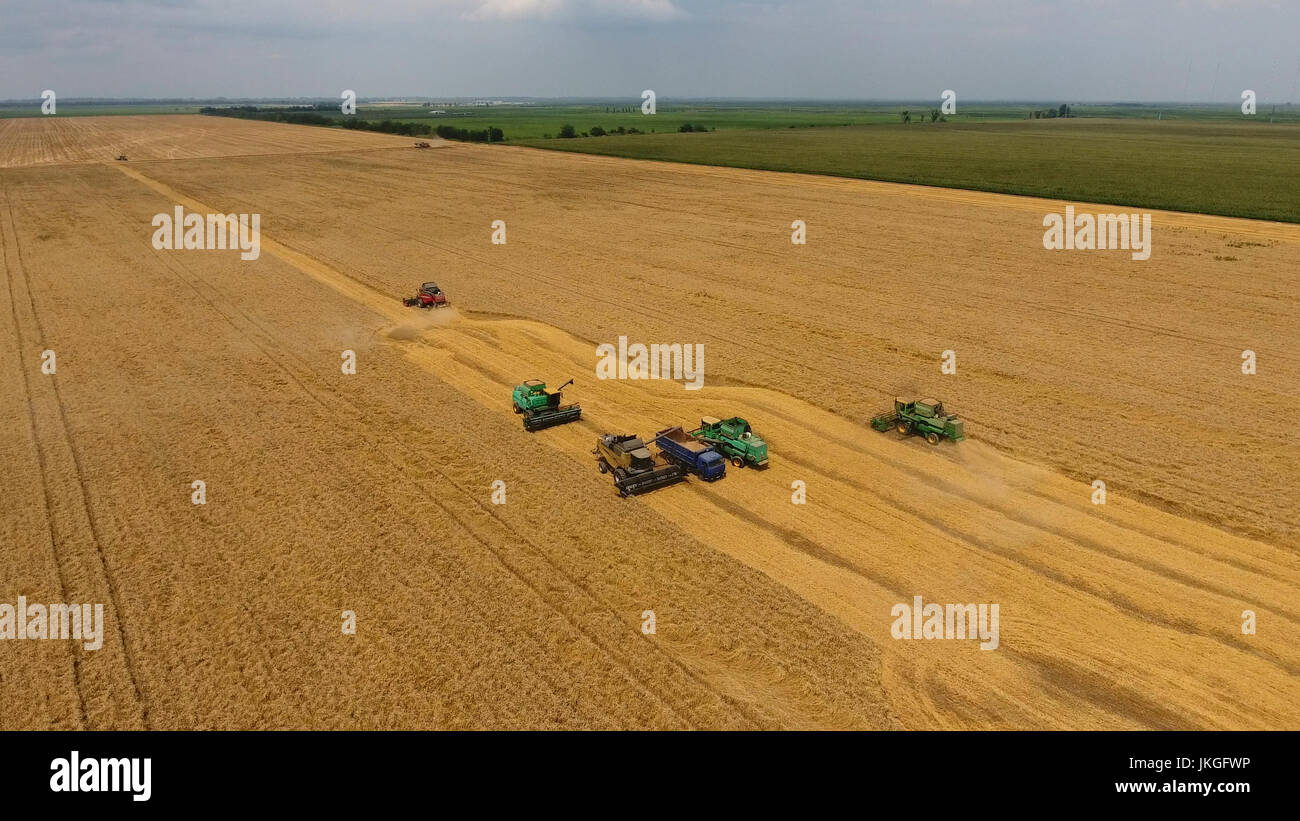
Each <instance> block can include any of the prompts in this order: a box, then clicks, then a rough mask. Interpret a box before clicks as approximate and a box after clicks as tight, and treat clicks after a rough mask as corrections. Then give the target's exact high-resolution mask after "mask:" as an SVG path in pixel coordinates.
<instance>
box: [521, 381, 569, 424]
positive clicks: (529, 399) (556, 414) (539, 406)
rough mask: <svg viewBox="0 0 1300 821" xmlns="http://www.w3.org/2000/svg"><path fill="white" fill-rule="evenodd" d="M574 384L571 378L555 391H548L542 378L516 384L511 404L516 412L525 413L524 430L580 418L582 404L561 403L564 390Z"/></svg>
mask: <svg viewBox="0 0 1300 821" xmlns="http://www.w3.org/2000/svg"><path fill="white" fill-rule="evenodd" d="M572 384H573V380H572V379H570V380H569V381H568V382H565V383H564V384H563V385H561V386H560V387H558V388H556V389H555V390H553V391H548V390H547V389H546V383H545V382H543V381H542V380H540V379H529V380H528V381H527V382H525V383H524V384H522V385H516V386H515V390H514V393H512V394H511V397H510V404H511V405H512V406H513V407H514V411H515V413H521V414H523V416H524V430H529V431H532V430H541V429H542V428H550V427H554V426H555V425H563V424H564V423H565V422H573V421H576V420H577V419H578V418H580V417H581V416H582V406H581V405H577V404H574V405H563V406H561V405H560V401H561V399H562V392H563V391H564V389H565V388H567V387H569V386H570V385H572Z"/></svg>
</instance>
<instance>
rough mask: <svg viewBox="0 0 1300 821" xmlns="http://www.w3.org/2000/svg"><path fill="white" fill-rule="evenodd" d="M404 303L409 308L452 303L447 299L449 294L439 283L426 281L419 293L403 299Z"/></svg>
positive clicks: (439, 306)
mask: <svg viewBox="0 0 1300 821" xmlns="http://www.w3.org/2000/svg"><path fill="white" fill-rule="evenodd" d="M402 304H403V305H405V306H406V307H408V308H441V307H442V306H444V305H450V304H451V303H449V302H448V301H447V295H446V294H444V293H443V292H442V289H441V288H439V287H438V283H436V282H426V283H424V284H423V285H421V286H420V292H419V293H418V294H416V295H415V296H413V297H411V298H409V299H403V300H402Z"/></svg>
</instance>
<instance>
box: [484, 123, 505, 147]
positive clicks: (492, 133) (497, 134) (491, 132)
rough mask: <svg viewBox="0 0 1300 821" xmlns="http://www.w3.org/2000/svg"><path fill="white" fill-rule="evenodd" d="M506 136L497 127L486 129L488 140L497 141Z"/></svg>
mask: <svg viewBox="0 0 1300 821" xmlns="http://www.w3.org/2000/svg"><path fill="white" fill-rule="evenodd" d="M505 138H506V134H505V132H504V131H502V130H501V129H499V128H496V127H493V128H489V129H488V142H493V143H499V142H501V141H502V140H504V139H505Z"/></svg>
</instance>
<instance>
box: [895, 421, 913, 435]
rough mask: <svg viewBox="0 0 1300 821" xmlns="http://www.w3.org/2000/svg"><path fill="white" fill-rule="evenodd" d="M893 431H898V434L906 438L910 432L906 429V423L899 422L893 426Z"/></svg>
mask: <svg viewBox="0 0 1300 821" xmlns="http://www.w3.org/2000/svg"><path fill="white" fill-rule="evenodd" d="M894 430H896V431H898V432H899V433H901V434H903V435H904V436H906V435H907V434H908V433H910V432H911V431H909V430H908V429H907V423H906V422H899V423H898V424H897V425H895V426H894Z"/></svg>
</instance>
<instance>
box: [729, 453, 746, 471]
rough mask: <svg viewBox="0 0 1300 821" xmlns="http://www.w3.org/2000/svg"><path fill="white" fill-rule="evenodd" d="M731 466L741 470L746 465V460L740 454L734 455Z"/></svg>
mask: <svg viewBox="0 0 1300 821" xmlns="http://www.w3.org/2000/svg"><path fill="white" fill-rule="evenodd" d="M731 466H732V467H734V468H735V469H736V470H740V469H741V468H743V467H744V466H745V460H744V459H741V458H740V457H739V456H733V457H731Z"/></svg>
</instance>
